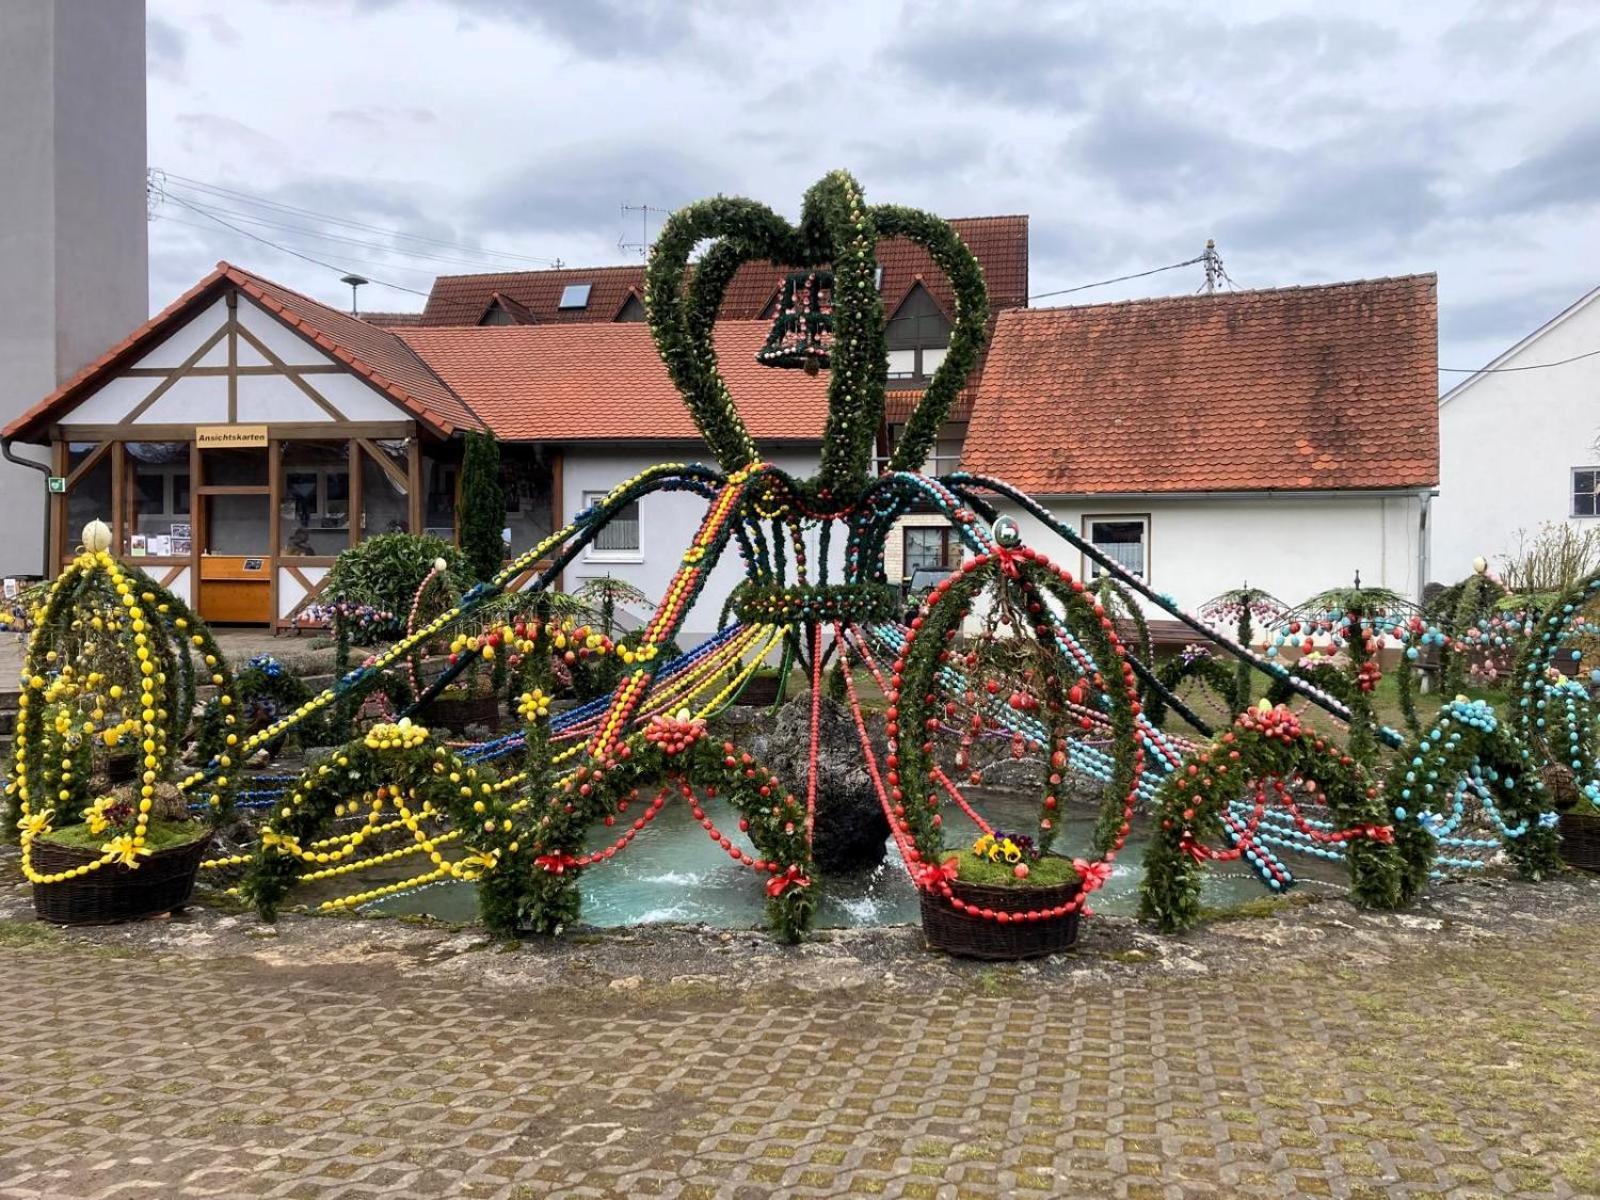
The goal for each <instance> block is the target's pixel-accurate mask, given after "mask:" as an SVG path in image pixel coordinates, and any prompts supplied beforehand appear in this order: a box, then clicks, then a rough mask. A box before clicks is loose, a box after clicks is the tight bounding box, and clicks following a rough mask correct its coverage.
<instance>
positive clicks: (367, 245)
mask: <svg viewBox="0 0 1600 1200" xmlns="http://www.w3.org/2000/svg"><path fill="white" fill-rule="evenodd" d="M169 198H171V199H176V197H173V196H169ZM191 207H193V208H194V209H195V210H196V211H199V212H204V213H205V214H206V215H207V216H222V217H232V218H233V219H234V220H236V221H240V222H242V223H244V224H246V225H256V226H260V227H262V228H265V229H281V230H283V231H284V232H286V233H293V234H298V235H299V236H301V237H308V238H312V239H314V240H316V241H319V242H336V243H338V244H340V245H345V246H357V247H359V248H361V249H364V250H377V251H380V252H381V253H383V254H388V255H394V256H396V257H399V258H407V259H413V260H415V261H419V262H420V261H430V262H441V263H451V264H453V265H456V266H463V267H477V268H479V269H480V270H481V269H482V267H483V264H482V263H481V262H474V261H473V260H471V259H467V258H456V257H454V256H452V255H448V254H440V253H438V252H436V251H432V250H409V249H406V248H404V247H396V246H386V245H384V244H383V243H382V242H369V241H366V240H364V239H362V238H352V237H345V236H344V235H343V234H338V233H325V232H323V231H321V230H317V229H308V228H306V227H305V226H304V225H292V224H289V223H288V222H286V221H273V220H269V219H268V218H266V217H259V216H254V215H252V214H251V213H248V212H240V211H239V210H238V209H233V208H219V207H216V206H214V205H210V204H200V203H195V204H193V205H191Z"/></svg>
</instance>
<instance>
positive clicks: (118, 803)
mask: <svg viewBox="0 0 1600 1200" xmlns="http://www.w3.org/2000/svg"><path fill="white" fill-rule="evenodd" d="M109 541H110V531H109V530H107V529H106V527H105V525H104V523H103V522H98V521H96V522H91V524H90V525H89V526H88V527H87V528H86V529H85V530H84V544H85V546H86V547H88V549H86V550H85V551H84V553H82V554H81V555H79V556H78V557H77V558H76V559H74V560H73V562H72V563H71V564H69V565H68V567H67V568H66V570H64V571H63V572H62V573H61V576H60V577H59V578H58V579H57V580H56V581H55V583H54V584H53V585H52V586H51V588H50V591H49V593H48V595H47V596H46V598H45V601H44V603H43V604H42V605H41V606H40V608H39V609H38V611H37V612H36V613H35V616H34V622H33V623H34V630H35V632H34V636H33V640H32V642H31V644H30V647H29V651H28V658H27V664H26V666H25V668H24V680H25V686H24V689H23V693H22V695H21V697H20V698H19V716H18V730H17V738H16V747H17V750H16V764H15V770H14V773H13V781H12V784H11V785H10V787H9V788H8V797H9V809H10V813H11V818H12V820H13V821H14V822H15V827H16V828H17V829H19V830H20V832H21V843H22V867H23V873H24V874H25V875H26V877H27V879H28V880H29V882H31V883H32V884H33V898H34V905H35V907H36V909H37V910H38V913H39V915H40V917H42V918H43V919H45V920H47V921H53V922H57V923H60V924H88V923H106V922H111V921H124V920H131V919H134V918H138V917H145V916H152V915H155V914H158V913H163V912H170V911H171V910H172V909H174V908H178V907H181V906H182V905H183V904H185V903H187V901H188V899H189V897H190V895H191V893H192V891H193V888H194V880H195V875H196V872H197V871H198V870H199V866H200V860H201V858H202V857H203V856H204V854H205V851H206V847H207V846H208V845H209V844H210V841H211V831H212V828H213V827H214V825H215V823H216V822H217V821H220V820H221V819H222V818H223V817H224V816H225V815H226V813H227V810H228V807H229V802H230V799H231V794H232V784H231V782H230V779H229V775H230V773H231V770H232V766H233V764H232V763H231V762H230V757H229V755H230V751H231V749H232V747H233V746H234V745H236V744H237V743H238V740H239V734H238V733H237V732H236V731H237V728H238V720H237V716H236V714H235V713H234V711H233V701H232V698H231V694H230V680H229V675H228V668H227V665H226V663H225V662H224V661H223V658H222V654H221V652H220V650H218V648H217V645H216V643H215V641H214V640H213V639H212V637H211V633H210V631H209V630H207V629H206V628H205V626H204V625H203V624H201V623H200V621H199V620H198V619H197V618H196V617H195V616H194V614H193V613H191V612H190V611H189V609H188V607H187V605H185V604H184V603H183V602H182V601H181V600H179V599H178V598H177V597H176V596H174V595H172V594H171V593H170V592H168V591H166V590H165V589H164V588H162V587H160V586H159V585H158V584H156V583H155V582H154V581H153V580H151V579H149V578H148V577H147V576H145V575H143V574H142V573H140V572H139V571H136V570H130V569H127V568H125V567H123V566H122V565H121V564H120V563H118V562H117V561H116V560H115V559H114V558H112V556H111V555H110V554H108V553H106V547H107V544H108V543H109ZM202 682H203V683H204V684H206V685H209V686H212V687H215V688H216V689H217V700H216V702H215V703H214V704H212V705H208V706H207V707H206V708H204V709H200V710H198V711H199V712H200V714H201V715H200V716H198V717H192V716H191V714H194V713H196V712H197V706H196V704H195V693H196V688H197V685H199V684H200V683H202ZM191 742H200V743H206V744H211V745H215V746H216V747H218V751H217V754H216V756H215V768H216V769H215V770H214V771H213V772H211V773H210V774H209V775H208V776H206V777H205V778H202V777H201V776H200V775H199V774H196V775H193V776H190V777H188V778H186V779H184V780H182V781H181V782H180V780H179V779H178V771H179V759H180V758H181V757H182V754H183V751H184V748H185V746H186V745H188V744H190V743H191Z"/></svg>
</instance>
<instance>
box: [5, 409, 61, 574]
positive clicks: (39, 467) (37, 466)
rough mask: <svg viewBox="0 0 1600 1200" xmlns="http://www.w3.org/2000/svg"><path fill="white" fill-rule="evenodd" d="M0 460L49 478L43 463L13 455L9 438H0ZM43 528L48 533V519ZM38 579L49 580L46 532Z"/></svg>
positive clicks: (47, 538)
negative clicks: (27, 468) (30, 469)
mask: <svg viewBox="0 0 1600 1200" xmlns="http://www.w3.org/2000/svg"><path fill="white" fill-rule="evenodd" d="M0 458H4V459H5V460H6V461H7V462H13V463H16V464H17V465H18V466H19V467H32V468H33V469H34V470H35V471H38V472H39V473H40V474H41V475H43V476H44V477H45V478H46V479H49V478H50V468H49V467H47V466H45V464H44V463H41V462H34V461H33V459H31V458H20V457H18V456H17V455H16V454H15V453H13V452H12V449H11V439H10V438H0ZM47 511H48V510H47ZM45 527H46V530H47V531H48V528H49V519H48V517H47V518H46V521H45ZM39 578H40V579H49V578H50V534H49V533H48V532H46V533H45V536H44V566H43V567H42V568H41V569H40V571H39Z"/></svg>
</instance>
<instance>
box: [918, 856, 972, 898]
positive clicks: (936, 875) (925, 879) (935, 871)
mask: <svg viewBox="0 0 1600 1200" xmlns="http://www.w3.org/2000/svg"><path fill="white" fill-rule="evenodd" d="M960 870H961V859H960V858H959V857H957V856H955V855H952V856H951V857H949V858H947V859H945V860H944V861H943V862H942V863H923V864H922V865H921V867H920V868H919V869H918V871H917V874H916V884H917V887H919V888H921V889H922V890H923V891H925V892H931V891H933V890H934V889H935V888H937V887H938V886H939V885H940V884H941V883H948V882H950V880H952V879H954V878H956V876H957V875H958V874H959V873H960Z"/></svg>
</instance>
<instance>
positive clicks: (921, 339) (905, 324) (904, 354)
mask: <svg viewBox="0 0 1600 1200" xmlns="http://www.w3.org/2000/svg"><path fill="white" fill-rule="evenodd" d="M885 338H886V340H887V342H888V344H889V386H890V387H923V386H925V385H926V384H927V382H928V379H929V378H930V377H931V376H932V375H933V373H934V372H935V371H937V370H938V369H939V364H940V363H942V362H943V361H944V356H945V353H946V351H947V350H948V349H949V346H950V320H949V318H948V317H946V316H945V315H944V313H943V312H942V311H941V310H940V308H939V305H938V302H937V301H935V300H934V298H933V297H932V296H931V295H929V294H928V290H927V289H926V288H925V287H923V286H922V285H921V284H920V283H919V284H917V285H916V286H915V287H913V288H912V289H911V292H910V294H909V295H907V296H906V298H905V301H904V302H903V303H902V304H901V305H900V307H899V308H898V309H896V310H895V313H894V316H892V317H890V318H889V326H888V329H887V330H885Z"/></svg>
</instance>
